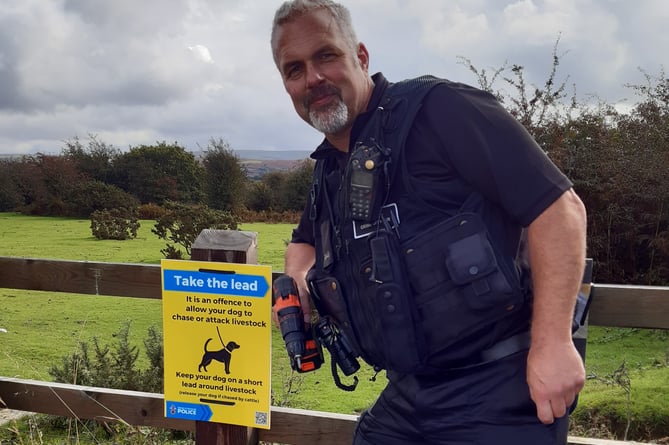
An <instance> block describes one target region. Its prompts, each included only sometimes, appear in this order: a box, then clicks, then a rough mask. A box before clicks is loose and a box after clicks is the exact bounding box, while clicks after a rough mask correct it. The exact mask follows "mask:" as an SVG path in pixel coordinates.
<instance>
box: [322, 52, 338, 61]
mask: <svg viewBox="0 0 669 445" xmlns="http://www.w3.org/2000/svg"><path fill="white" fill-rule="evenodd" d="M335 57H337V55H336V54H334V53H323V54H321V60H332V59H334V58H335Z"/></svg>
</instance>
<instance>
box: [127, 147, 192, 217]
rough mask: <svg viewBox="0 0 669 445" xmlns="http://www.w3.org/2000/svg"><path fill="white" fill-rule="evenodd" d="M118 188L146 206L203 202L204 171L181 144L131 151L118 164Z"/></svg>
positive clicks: (138, 148)
mask: <svg viewBox="0 0 669 445" xmlns="http://www.w3.org/2000/svg"><path fill="white" fill-rule="evenodd" d="M114 172H115V177H116V184H117V185H118V186H120V187H121V188H122V189H123V190H125V191H127V192H128V193H131V194H133V195H134V196H136V197H137V198H138V199H139V200H140V201H141V202H142V203H143V204H146V203H156V204H162V203H163V202H165V201H166V200H175V201H181V202H187V203H199V202H202V199H203V197H204V194H203V192H202V177H203V176H204V171H203V169H202V166H201V165H200V164H199V163H198V162H197V160H196V159H195V156H194V155H193V154H192V153H189V152H187V151H186V150H185V149H184V148H183V147H181V146H179V145H177V143H176V142H175V143H173V144H167V143H165V142H164V141H163V142H159V143H157V144H156V145H140V146H139V147H133V148H130V151H129V152H127V153H123V154H122V155H120V156H119V157H118V159H117V160H116V162H115V163H114Z"/></svg>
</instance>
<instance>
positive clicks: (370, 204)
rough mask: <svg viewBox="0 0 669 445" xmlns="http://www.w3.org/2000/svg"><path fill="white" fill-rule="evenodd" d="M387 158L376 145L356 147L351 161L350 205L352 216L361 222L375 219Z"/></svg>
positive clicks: (359, 145) (359, 144)
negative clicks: (375, 208)
mask: <svg viewBox="0 0 669 445" xmlns="http://www.w3.org/2000/svg"><path fill="white" fill-rule="evenodd" d="M385 163H386V156H385V155H384V153H383V152H382V149H381V148H380V147H379V146H378V145H377V144H374V145H372V146H367V145H364V144H361V143H358V145H356V147H355V149H354V150H353V153H351V159H350V160H349V190H348V192H349V193H348V204H349V211H350V216H351V218H352V219H355V220H359V221H366V222H371V221H372V219H373V218H374V217H375V215H374V207H375V203H377V201H378V199H379V196H378V194H379V193H382V191H381V190H380V183H381V176H382V171H379V169H382V168H384V167H385Z"/></svg>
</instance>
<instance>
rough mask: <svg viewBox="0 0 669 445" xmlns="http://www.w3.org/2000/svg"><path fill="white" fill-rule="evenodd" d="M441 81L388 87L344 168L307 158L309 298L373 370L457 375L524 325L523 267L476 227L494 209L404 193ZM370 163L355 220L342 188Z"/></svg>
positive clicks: (478, 202) (478, 199) (475, 199)
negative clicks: (312, 251) (448, 207)
mask: <svg viewBox="0 0 669 445" xmlns="http://www.w3.org/2000/svg"><path fill="white" fill-rule="evenodd" d="M442 82H448V81H446V80H442V79H438V78H435V77H432V76H423V77H419V78H416V79H411V80H407V81H403V82H398V83H394V84H389V85H388V87H387V88H386V90H385V92H384V93H383V96H382V98H381V100H380V102H379V107H378V108H377V109H376V110H375V111H374V112H373V114H372V116H371V117H370V119H369V121H368V122H367V124H366V125H365V127H364V128H363V130H362V131H361V133H360V134H359V136H358V137H357V139H356V142H355V144H354V146H353V148H352V150H351V153H350V157H349V160H348V163H347V165H346V168H345V169H344V170H343V171H342V170H341V169H340V168H339V166H338V165H337V163H336V160H334V159H318V160H317V162H316V166H315V169H314V179H313V185H312V191H311V200H312V207H311V209H310V219H311V220H312V222H313V227H314V239H315V248H316V263H315V265H314V267H313V269H312V270H311V271H310V273H309V276H308V280H309V281H310V287H311V289H312V298H313V300H314V303H315V306H316V308H317V310H318V311H319V313H320V314H321V316H329V317H332V318H333V319H334V320H335V321H336V322H337V324H338V326H339V328H340V329H341V331H342V332H343V333H344V335H345V336H346V337H347V338H348V340H349V342H350V343H351V344H352V345H353V348H354V349H355V352H356V353H357V354H359V356H361V357H362V358H363V359H364V360H365V361H366V362H367V363H369V364H370V365H372V366H375V367H377V368H380V369H387V370H392V371H397V372H407V373H418V374H422V373H434V372H439V371H441V370H445V369H451V368H453V367H459V366H466V365H469V364H472V362H475V361H476V356H477V354H478V353H479V352H480V351H482V350H483V349H485V348H487V347H489V346H491V345H492V344H494V343H495V342H496V341H498V340H500V339H503V338H505V337H508V336H510V335H512V334H514V333H516V332H518V331H520V330H524V329H527V326H528V323H529V306H530V305H529V304H527V302H528V300H529V298H530V291H529V285H528V283H529V279H528V273H527V270H526V269H525V268H524V267H523V266H522V262H521V261H520V258H519V257H518V256H514V257H511V256H508V255H506V256H505V255H502V253H501V252H502V251H503V250H502V249H501V247H500V246H497V245H496V244H495V239H494V238H493V237H491V236H490V234H489V230H488V227H487V224H490V222H487V221H486V220H485V218H490V215H494V216H495V217H500V212H499V211H498V209H496V208H494V206H491V204H490V203H488V202H487V201H486V200H485V199H484V198H483V197H482V196H481V195H480V194H479V193H478V192H472V194H471V195H470V196H469V197H468V198H467V199H466V200H465V201H464V202H463V203H462V206H461V207H460V208H459V209H458V210H457V211H455V212H453V214H447V213H446V212H445V211H444V210H443V209H441V208H440V207H439V206H438V205H434V203H430V204H428V203H427V202H426V200H425V199H423V197H422V190H420V189H415V187H412V185H411V181H410V174H409V172H408V171H407V169H406V162H404V156H405V142H406V139H407V136H408V134H409V131H410V129H411V127H412V124H413V120H414V118H415V116H416V114H417V113H418V111H419V109H420V107H421V103H422V101H423V98H424V97H425V95H426V94H427V93H428V92H429V91H430V90H431V89H432V88H433V87H435V86H436V85H438V84H439V83H442ZM370 153H371V154H370ZM370 157H371V158H373V160H374V162H372V164H370V165H368V166H369V167H371V166H372V165H373V167H372V168H371V169H372V170H373V172H374V182H373V184H374V185H373V187H374V191H373V193H372V195H373V196H372V199H371V206H370V207H371V215H372V217H371V218H368V219H362V220H361V219H357V218H356V217H355V216H356V213H355V212H354V211H353V210H352V207H353V206H355V202H354V201H355V200H352V199H351V186H350V183H351V178H352V175H353V174H354V170H355V166H356V165H358V166H359V164H360V163H367V164H369V162H368V161H369V159H370ZM366 160H367V161H366ZM491 209H492V211H491ZM519 239H520V228H519Z"/></svg>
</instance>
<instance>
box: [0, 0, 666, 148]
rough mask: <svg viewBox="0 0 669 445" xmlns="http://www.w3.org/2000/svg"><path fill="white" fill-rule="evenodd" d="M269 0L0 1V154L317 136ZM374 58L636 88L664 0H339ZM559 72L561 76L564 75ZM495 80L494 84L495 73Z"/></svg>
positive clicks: (459, 72)
mask: <svg viewBox="0 0 669 445" xmlns="http://www.w3.org/2000/svg"><path fill="white" fill-rule="evenodd" d="M280 3H281V2H280V0H0V154H8V153H35V152H42V153H60V151H61V149H62V147H63V141H65V140H70V139H72V138H73V137H75V136H78V137H80V138H81V139H82V140H84V141H85V140H86V138H87V137H88V135H89V134H93V135H96V136H97V138H98V140H100V141H103V142H106V143H108V144H113V145H115V146H117V147H118V148H121V149H127V148H128V147H129V146H135V145H139V144H153V143H155V142H156V141H163V140H165V141H167V142H174V141H176V142H178V143H179V144H181V145H183V146H185V147H186V148H187V149H190V150H197V149H198V145H199V146H201V147H205V146H206V145H207V142H208V141H209V140H210V139H212V138H215V139H218V138H222V139H224V140H226V141H227V142H229V143H230V145H231V146H232V148H234V149H235V150H244V149H264V150H310V149H312V148H313V147H314V146H315V145H316V144H317V143H318V142H319V141H320V139H321V137H320V135H319V134H318V133H316V132H315V130H312V129H310V128H309V127H308V126H307V125H306V124H304V123H303V121H301V120H300V119H299V118H298V117H297V115H296V114H295V112H294V110H293V109H292V105H291V104H290V101H289V98H288V96H287V95H286V93H285V92H284V90H283V87H282V84H281V80H280V77H279V75H278V72H277V71H276V69H275V67H274V65H273V62H272V57H271V52H270V49H269V43H268V41H269V33H270V28H271V20H272V17H273V15H274V11H275V9H276V8H277V7H278V6H279V4H280ZM344 3H345V4H347V5H348V6H349V9H350V10H351V13H352V15H353V21H354V24H355V26H356V29H357V32H358V38H359V39H360V40H361V41H363V42H364V43H365V44H366V45H367V48H368V49H369V51H370V55H371V64H370V70H371V71H373V72H376V71H383V73H384V74H385V75H386V77H388V78H389V79H391V80H399V79H402V78H407V77H412V76H416V75H420V74H427V73H429V74H434V75H438V76H441V77H446V78H449V79H451V80H457V81H462V82H467V83H471V84H474V83H476V79H475V77H474V75H473V74H472V73H471V72H470V71H469V70H468V69H467V68H466V67H465V66H464V65H463V64H462V63H460V59H459V58H458V56H461V57H466V58H468V59H469V60H471V61H472V63H473V64H474V65H475V66H476V67H478V68H480V69H486V70H488V71H493V70H494V69H495V68H497V67H500V66H502V65H503V64H504V63H505V62H508V63H510V64H519V65H523V66H524V67H525V70H526V75H527V78H528V80H529V81H531V82H534V83H536V84H541V83H542V82H543V81H544V80H545V79H546V77H547V75H548V73H549V72H550V69H551V62H552V60H551V54H552V49H553V46H554V45H555V42H556V39H557V38H558V36H560V43H559V47H558V53H559V54H562V59H561V65H560V68H559V72H558V80H560V81H563V80H567V82H568V83H569V84H575V87H576V93H577V96H578V97H579V98H581V99H582V100H587V98H588V97H591V96H593V95H596V96H598V97H599V98H601V99H603V100H605V101H606V102H608V103H618V102H620V101H625V100H627V101H628V103H629V102H633V101H634V95H633V93H632V91H631V90H630V89H629V88H625V87H624V85H625V84H630V83H632V84H640V83H644V76H643V74H642V73H641V72H640V71H639V68H642V69H643V70H645V71H646V72H648V73H650V74H654V75H657V74H660V72H661V70H662V69H663V68H669V66H668V65H669V31H667V23H669V1H667V0H637V1H632V0H516V1H509V0H355V1H354V0H349V1H345V2H344ZM567 76H568V78H567ZM500 86H502V85H500Z"/></svg>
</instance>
